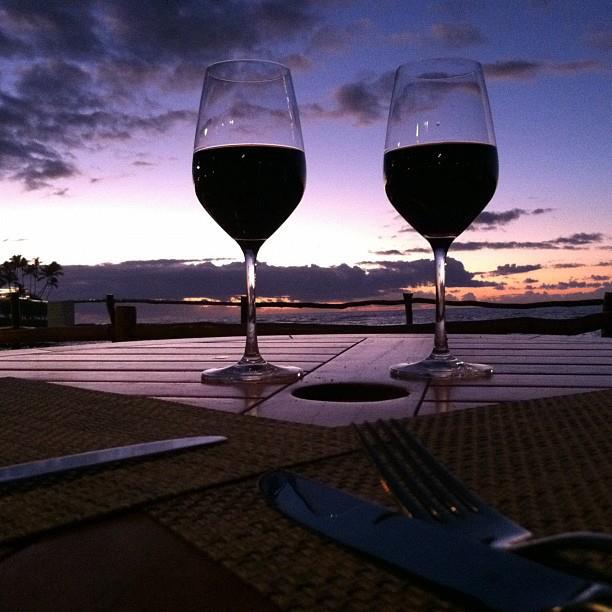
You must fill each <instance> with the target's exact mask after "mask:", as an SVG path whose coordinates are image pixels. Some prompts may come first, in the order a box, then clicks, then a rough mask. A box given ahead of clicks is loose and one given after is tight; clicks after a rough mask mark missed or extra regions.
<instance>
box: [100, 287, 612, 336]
mask: <svg viewBox="0 0 612 612" xmlns="http://www.w3.org/2000/svg"><path fill="white" fill-rule="evenodd" d="M97 301H99V302H102V301H103V302H105V303H106V307H107V310H108V313H109V317H110V320H111V323H112V324H113V325H115V326H116V325H118V324H120V323H121V324H125V325H127V326H128V327H133V326H135V325H136V311H135V307H133V306H132V307H131V308H133V310H127V309H129V308H130V307H129V306H125V305H126V304H131V305H132V304H183V305H184V304H189V305H193V306H228V307H240V308H241V322H242V324H244V322H245V321H246V296H242V297H241V300H240V302H237V301H229V302H227V301H226V302H223V301H215V300H206V299H202V300H189V301H188V302H185V301H182V300H163V299H139V298H136V299H128V298H121V299H117V298H115V297H114V296H113V295H110V294H109V295H107V296H106V298H104V299H103V300H97ZM415 304H435V300H434V299H432V298H422V297H414V295H413V294H412V293H408V292H405V293H403V295H402V299H399V300H359V301H350V302H288V301H269V300H262V301H258V302H257V308H258V309H262V308H297V309H300V308H308V309H326V310H345V309H349V308H363V307H368V306H382V307H389V306H401V305H403V306H404V313H405V319H406V322H405V324H404V325H355V324H352V325H351V324H307V323H260V324H259V327H260V329H261V330H262V331H263V329H264V326H265V329H266V330H269V331H268V333H274V332H275V331H278V333H290V332H288V331H287V330H288V329H289V328H292V329H293V330H294V332H293V333H296V332H299V333H326V332H327V333H342V332H349V333H352V332H358V333H364V331H368V332H370V333H384V332H398V331H410V332H412V333H421V332H423V333H429V332H432V331H433V323H414V314H413V311H414V308H413V306H414V305H415ZM446 304H447V306H448V307H450V308H453V307H458V306H460V307H466V306H467V307H481V308H492V309H514V310H532V309H541V308H554V307H561V308H577V307H583V306H601V307H602V310H601V312H598V313H593V314H590V315H586V316H582V317H575V318H567V319H546V318H542V317H512V318H503V319H485V320H475V321H449V322H448V323H447V327H448V330H449V332H451V333H453V332H454V333H483V334H496V333H502V334H506V333H537V334H560V335H575V334H582V333H587V332H593V331H597V330H601V332H602V336H612V293H606V294H605V296H604V298H603V299H601V298H596V299H588V300H549V301H539V302H522V303H514V302H483V301H479V300H462V301H457V300H447V302H446ZM118 313H121V315H120V316H121V317H122V322H119V321H117V320H116V318H117V316H118ZM128 313H129V314H128ZM176 325H181V324H175V326H176ZM189 325H191V324H184V326H189ZM218 325H223V324H218ZM225 325H226V326H231V325H232V324H225ZM229 329H230V328H228V331H229ZM281 330H282V331H281ZM239 333H242V331H240V332H239Z"/></svg>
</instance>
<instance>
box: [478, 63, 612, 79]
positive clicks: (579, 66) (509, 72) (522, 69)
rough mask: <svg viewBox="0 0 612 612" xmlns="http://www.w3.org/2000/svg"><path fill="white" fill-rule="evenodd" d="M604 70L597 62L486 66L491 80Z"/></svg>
mask: <svg viewBox="0 0 612 612" xmlns="http://www.w3.org/2000/svg"><path fill="white" fill-rule="evenodd" d="M601 69H603V65H602V64H601V62H598V61H596V60H580V61H574V62H557V63H555V62H543V61H539V60H522V59H514V60H503V61H498V62H494V63H489V64H484V71H485V75H486V76H487V78H489V79H512V80H520V79H529V78H535V77H536V76H538V75H541V74H544V75H547V74H548V75H550V74H552V75H555V74H556V75H569V76H571V75H574V74H580V73H582V72H593V71H595V70H601Z"/></svg>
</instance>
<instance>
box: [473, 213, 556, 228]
mask: <svg viewBox="0 0 612 612" xmlns="http://www.w3.org/2000/svg"><path fill="white" fill-rule="evenodd" d="M552 210H554V209H553V208H536V209H534V210H525V209H524V208H512V209H510V210H505V211H502V212H493V211H488V210H485V211H483V212H481V213H480V214H479V215H478V217H476V219H475V220H474V221H473V222H472V227H473V228H478V229H480V230H482V229H485V230H492V229H495V228H496V227H497V226H500V225H507V224H508V223H510V222H511V221H516V220H517V219H519V218H520V217H523V216H526V215H543V214H545V213H548V212H551V211H552Z"/></svg>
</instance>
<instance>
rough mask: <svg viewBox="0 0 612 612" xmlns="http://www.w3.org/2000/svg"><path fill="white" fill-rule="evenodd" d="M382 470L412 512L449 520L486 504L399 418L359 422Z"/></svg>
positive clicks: (474, 510)
mask: <svg viewBox="0 0 612 612" xmlns="http://www.w3.org/2000/svg"><path fill="white" fill-rule="evenodd" d="M355 429H356V431H357V433H358V435H359V437H360V439H361V441H362V443H363V445H364V446H365V448H366V450H367V451H368V454H369V455H370V457H371V459H372V460H373V462H374V464H375V465H376V467H377V469H378V471H379V472H380V474H381V475H382V477H383V479H384V480H385V481H386V483H387V486H388V488H389V489H390V491H391V492H392V493H393V494H394V496H395V497H396V499H397V500H398V502H399V503H400V504H401V505H402V507H403V508H404V509H405V510H407V511H408V513H409V514H410V515H412V516H415V517H419V518H423V519H425V520H431V519H432V518H434V519H436V520H439V521H443V522H444V521H447V520H449V519H451V518H452V517H459V516H461V515H462V514H464V513H465V512H466V511H467V512H468V513H469V512H478V511H479V510H480V507H481V506H482V502H481V500H479V499H478V498H477V497H476V496H475V495H474V494H472V493H471V492H470V491H469V489H467V487H466V486H465V485H464V484H463V483H462V482H461V481H460V480H459V479H457V478H456V477H455V476H454V475H453V474H451V473H450V472H449V470H448V469H447V468H446V467H445V466H444V465H443V464H441V463H440V462H438V461H437V460H436V459H435V457H433V456H432V455H431V453H429V451H428V450H427V449H426V448H425V447H424V446H423V445H422V444H421V442H420V441H419V440H418V439H417V438H416V437H415V436H414V434H412V433H411V432H410V431H409V430H408V429H407V428H406V427H404V426H403V425H402V424H401V423H400V422H398V421H397V420H395V419H391V420H390V421H388V422H386V421H382V420H379V421H377V422H376V426H374V425H372V424H371V423H367V422H366V423H363V424H362V425H360V426H357V425H355Z"/></svg>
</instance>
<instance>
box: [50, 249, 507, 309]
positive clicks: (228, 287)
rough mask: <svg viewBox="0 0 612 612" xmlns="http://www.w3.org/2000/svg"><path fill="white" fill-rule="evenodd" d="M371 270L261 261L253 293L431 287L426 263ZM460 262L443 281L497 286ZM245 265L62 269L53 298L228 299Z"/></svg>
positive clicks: (326, 296) (300, 294) (336, 296)
mask: <svg viewBox="0 0 612 612" xmlns="http://www.w3.org/2000/svg"><path fill="white" fill-rule="evenodd" d="M371 264H372V265H374V266H375V267H374V268H373V269H369V270H366V269H364V268H362V267H360V266H348V265H346V264H342V265H338V266H329V267H321V266H316V265H309V266H272V265H268V264H266V263H263V262H262V263H260V264H259V265H258V269H257V290H258V295H260V296H272V297H274V296H289V297H290V298H292V299H296V300H351V299H365V298H373V297H381V296H387V295H388V296H397V295H399V294H400V293H401V291H402V289H403V288H406V287H429V286H432V285H433V278H434V265H433V261H432V260H430V259H421V260H417V261H410V262H406V261H383V262H371ZM474 276H475V275H474V273H472V272H469V271H467V270H466V269H465V268H464V266H463V264H462V263H461V262H459V261H457V260H455V259H453V258H449V259H448V264H447V278H448V284H449V286H451V285H452V286H453V287H496V286H498V283H492V282H486V281H480V280H475V279H474ZM243 286H244V265H243V264H242V263H241V262H230V263H221V264H220V265H217V264H215V263H213V260H205V261H202V262H193V261H187V260H159V261H130V262H123V263H120V264H101V265H96V266H73V265H72V266H71V265H67V266H64V276H63V277H62V282H61V283H60V286H59V288H58V289H57V290H56V292H55V294H54V299H60V300H61V299H85V298H93V297H102V296H104V295H106V294H107V293H113V294H115V296H116V297H118V298H124V299H129V298H156V297H163V298H166V299H182V298H185V297H208V298H214V299H221V300H227V299H230V298H231V297H235V296H237V295H240V294H241V293H242V292H243V291H244V289H243Z"/></svg>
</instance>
